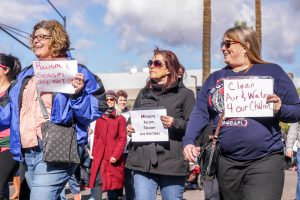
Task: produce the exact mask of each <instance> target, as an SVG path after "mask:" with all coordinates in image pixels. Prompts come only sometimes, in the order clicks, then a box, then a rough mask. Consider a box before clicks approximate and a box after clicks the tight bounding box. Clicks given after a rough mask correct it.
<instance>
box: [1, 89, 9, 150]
mask: <svg viewBox="0 0 300 200" xmlns="http://www.w3.org/2000/svg"><path fill="white" fill-rule="evenodd" d="M5 92H6V91H3V92H0V97H2V96H3V95H5ZM7 136H9V129H6V130H4V131H1V132H0V139H2V138H4V137H7ZM7 149H9V148H7V147H0V152H3V151H6V150H7Z"/></svg>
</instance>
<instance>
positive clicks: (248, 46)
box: [224, 26, 267, 64]
mask: <svg viewBox="0 0 300 200" xmlns="http://www.w3.org/2000/svg"><path fill="white" fill-rule="evenodd" d="M224 37H228V38H229V39H231V40H233V41H237V42H239V43H240V44H241V45H242V46H243V47H244V48H245V50H246V55H247V57H248V59H249V61H250V63H252V64H259V63H260V64H262V63H267V62H266V61H264V60H263V59H262V58H261V52H260V46H259V44H258V40H257V36H256V33H255V31H254V30H253V29H252V28H249V27H245V26H236V27H233V28H230V29H228V30H227V31H226V32H225V33H224Z"/></svg>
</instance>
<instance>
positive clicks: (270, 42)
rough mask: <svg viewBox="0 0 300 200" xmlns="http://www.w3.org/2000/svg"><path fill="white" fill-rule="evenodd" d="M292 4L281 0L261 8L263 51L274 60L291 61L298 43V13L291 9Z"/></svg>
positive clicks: (299, 41)
mask: <svg viewBox="0 0 300 200" xmlns="http://www.w3.org/2000/svg"><path fill="white" fill-rule="evenodd" d="M293 6H294V4H288V3H287V2H285V1H282V2H278V3H276V4H270V3H269V4H266V5H264V7H263V8H262V13H263V16H262V18H263V20H262V21H263V24H262V37H263V38H262V40H263V52H264V53H265V54H266V55H267V56H268V57H270V59H271V60H273V61H275V62H276V60H280V61H284V62H286V63H292V62H293V61H294V59H295V51H296V47H297V46H299V44H300V37H299V30H300V24H299V23H298V22H299V19H300V13H299V12H298V11H295V10H293ZM298 6H299V4H298ZM295 22H296V23H295Z"/></svg>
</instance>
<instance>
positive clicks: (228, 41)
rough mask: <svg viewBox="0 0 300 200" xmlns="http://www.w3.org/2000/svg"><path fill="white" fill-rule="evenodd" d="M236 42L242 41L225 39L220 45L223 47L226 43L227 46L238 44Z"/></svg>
mask: <svg viewBox="0 0 300 200" xmlns="http://www.w3.org/2000/svg"><path fill="white" fill-rule="evenodd" d="M236 43H240V42H238V41H232V40H225V41H222V42H221V44H220V47H221V48H222V47H223V45H225V48H227V49H228V48H230V46H231V45H232V44H236Z"/></svg>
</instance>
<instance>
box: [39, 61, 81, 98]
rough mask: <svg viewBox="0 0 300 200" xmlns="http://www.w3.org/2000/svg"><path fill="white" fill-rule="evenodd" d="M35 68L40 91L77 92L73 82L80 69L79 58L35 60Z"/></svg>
mask: <svg viewBox="0 0 300 200" xmlns="http://www.w3.org/2000/svg"><path fill="white" fill-rule="evenodd" d="M33 70H34V76H35V78H36V82H37V87H38V89H39V90H40V91H44V92H61V93H68V94H74V93H75V89H74V87H73V86H72V84H71V82H72V78H74V76H75V75H76V73H77V71H78V66H77V60H64V61H33Z"/></svg>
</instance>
